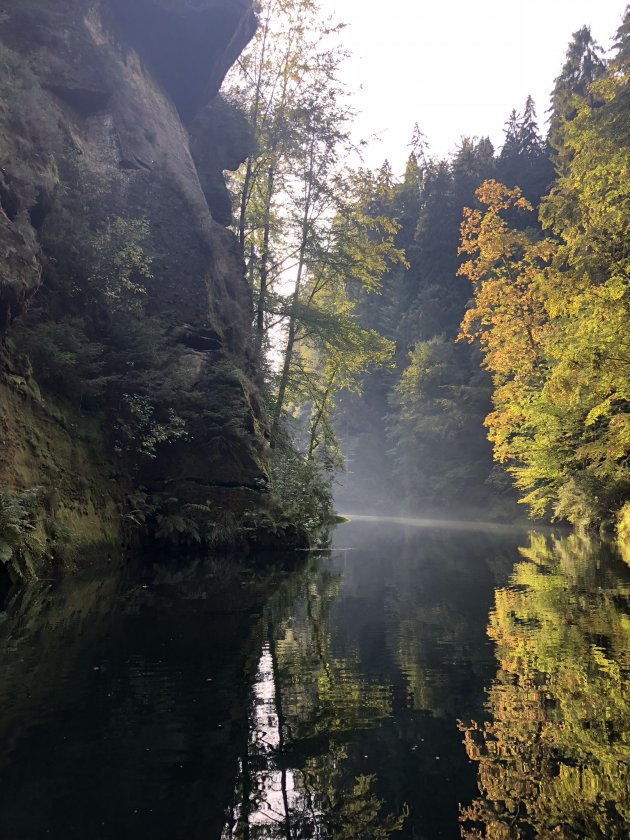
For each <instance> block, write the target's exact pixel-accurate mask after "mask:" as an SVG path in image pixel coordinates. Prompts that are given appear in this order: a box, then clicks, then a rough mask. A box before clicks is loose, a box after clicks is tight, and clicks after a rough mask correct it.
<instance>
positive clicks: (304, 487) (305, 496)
mask: <svg viewBox="0 0 630 840" xmlns="http://www.w3.org/2000/svg"><path fill="white" fill-rule="evenodd" d="M270 491H271V494H272V497H273V498H274V499H275V500H277V504H278V507H279V509H280V510H282V511H283V517H284V520H285V521H286V522H287V523H293V525H294V526H295V527H296V528H297V529H298V531H300V532H301V533H303V534H306V535H307V536H308V538H309V540H310V539H312V538H313V537H314V535H315V534H316V533H317V531H318V530H319V529H320V528H322V527H323V526H325V525H327V524H328V523H330V521H331V516H332V479H331V474H330V465H328V464H326V463H325V462H323V461H322V460H321V459H319V458H308V457H305V456H304V455H302V454H301V453H300V452H298V451H297V449H296V448H295V447H294V446H293V445H292V444H291V442H290V441H289V440H287V439H286V438H282V439H280V440H279V441H278V444H277V445H276V447H275V448H274V452H273V462H272V473H271V482H270Z"/></svg>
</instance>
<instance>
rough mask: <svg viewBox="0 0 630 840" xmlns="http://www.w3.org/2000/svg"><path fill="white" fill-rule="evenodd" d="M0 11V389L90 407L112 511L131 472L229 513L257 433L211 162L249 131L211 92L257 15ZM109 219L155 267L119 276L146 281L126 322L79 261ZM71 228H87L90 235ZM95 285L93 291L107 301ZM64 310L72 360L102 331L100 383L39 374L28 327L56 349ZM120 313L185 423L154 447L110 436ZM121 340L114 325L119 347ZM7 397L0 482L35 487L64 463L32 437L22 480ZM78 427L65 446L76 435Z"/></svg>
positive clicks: (81, 6) (89, 5) (225, 1)
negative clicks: (104, 456)
mask: <svg viewBox="0 0 630 840" xmlns="http://www.w3.org/2000/svg"><path fill="white" fill-rule="evenodd" d="M3 8H4V14H3V17H2V23H0V39H1V43H0V64H1V65H2V72H1V74H0V93H1V94H2V98H3V100H4V101H5V102H7V103H8V107H7V108H5V109H4V110H3V111H2V112H0V208H1V209H0V256H2V265H1V268H0V334H1V335H2V340H3V342H4V345H5V349H4V351H3V355H2V358H3V362H2V372H1V373H0V377H1V380H2V381H1V382H0V386H1V387H2V388H4V389H8V390H9V391H11V393H12V394H13V397H14V398H15V399H19V400H23V401H24V406H25V409H26V408H28V410H27V414H28V416H29V417H30V416H33V417H37V416H39V415H41V414H42V411H40V410H39V409H37V410H34V403H33V401H34V400H35V402H37V400H41V402H42V404H43V405H46V406H48V407H50V406H49V404H50V402H51V401H53V402H55V404H57V403H58V404H59V405H60V406H61V408H60V411H61V412H62V414H63V416H64V417H65V420H64V422H65V423H66V424H70V426H72V425H73V424H74V426H75V427H76V428H77V429H81V427H82V424H83V419H84V417H85V416H86V413H87V414H89V415H90V423H91V424H92V425H93V423H94V422H95V418H100V421H101V423H102V441H101V443H102V446H101V447H99V450H100V449H103V448H104V449H105V451H109V453H110V469H111V474H112V475H113V476H116V475H121V476H123V478H121V480H120V481H118V502H119V505H120V510H121V513H124V509H125V500H124V496H125V495H129V494H130V493H132V492H134V491H136V490H138V488H141V489H142V492H143V493H145V494H146V495H152V496H153V497H155V496H156V494H157V496H158V497H159V496H160V494H162V495H164V496H168V497H169V498H170V499H171V500H172V499H177V500H178V504H180V505H183V504H191V503H201V502H202V503H203V504H209V505H210V504H211V505H223V506H227V507H228V508H230V507H231V508H235V509H241V510H242V509H243V508H244V507H249V506H251V505H253V504H255V501H254V499H255V496H256V494H258V493H259V491H260V487H262V486H263V485H264V483H265V478H266V459H267V450H268V444H267V441H266V436H265V435H266V431H265V430H266V426H265V418H264V416H263V413H262V409H261V402H260V397H259V394H258V387H257V376H258V362H257V359H256V356H255V352H254V350H253V345H252V343H251V340H250V324H251V299H250V292H249V290H248V287H247V284H246V281H245V278H244V269H243V263H242V258H241V254H240V253H239V248H238V245H237V242H236V240H235V238H234V236H233V235H232V233H231V232H230V231H228V230H227V229H226V225H227V224H229V222H230V218H231V212H230V206H229V197H228V195H227V191H226V189H225V184H224V181H223V176H222V172H223V170H224V169H227V168H235V167H236V166H238V164H239V163H240V161H241V160H242V158H243V157H244V156H245V154H246V153H247V149H248V143H249V139H248V135H247V130H246V126H245V124H244V121H243V119H242V118H241V117H240V116H239V115H237V114H234V113H233V112H231V111H230V107H229V106H228V105H226V104H225V103H223V102H221V101H219V100H217V98H216V97H217V93H218V90H219V87H220V85H221V82H222V80H223V78H224V76H225V74H226V72H227V70H228V69H229V67H230V65H231V64H232V63H233V61H234V60H235V59H236V57H237V56H238V54H239V53H240V51H241V50H242V49H243V48H244V46H245V45H246V44H247V42H248V40H249V39H250V38H251V36H252V34H253V32H254V30H255V16H254V14H253V11H252V3H251V0H134V2H129V0H55V2H51V0H8V2H5V3H4V4H3ZM191 137H192V141H191ZM191 146H192V150H193V152H194V156H193V153H191ZM119 219H122V220H125V222H124V223H125V224H129V225H131V226H133V225H134V224H136V222H137V223H138V224H140V222H142V224H145V223H146V229H147V235H146V240H143V245H142V247H143V251H144V254H145V255H146V257H147V258H148V259H150V275H151V276H150V278H149V277H148V274H147V276H146V277H144V278H143V277H140V276H139V275H138V276H136V275H137V272H136V275H134V274H132V280H133V282H134V283H136V285H137V283H138V279H140V281H142V283H143V285H144V289H141V290H140V292H141V294H142V310H143V314H142V318H139V319H138V320H137V321H136V322H134V321H133V320H129V317H128V315H127V314H125V313H123V314H121V316H120V318H118V316H117V314H116V313H117V312H118V311H121V312H122V309H123V307H122V306H121V303H120V301H117V302H116V305H117V306H118V310H116V308H115V307H114V308H113V309H112V311H109V312H105V311H104V310H103V311H100V310H101V309H103V306H102V305H100V304H97V303H95V302H94V301H93V300H92V297H94V299H95V300H96V298H95V296H94V295H93V293H92V291H91V289H92V286H93V285H94V283H97V282H101V285H102V284H103V283H105V280H103V278H102V277H101V278H100V279H99V277H97V278H96V280H95V279H94V277H93V276H92V273H94V274H97V273H98V272H97V269H94V270H93V272H92V269H91V268H90V260H92V263H94V258H93V257H91V256H90V254H93V253H98V250H95V248H96V249H98V247H101V248H103V247H104V246H103V245H102V243H103V242H104V241H105V239H104V237H105V234H103V233H102V232H103V231H110V232H111V230H116V224H117V223H118V222H117V221H116V220H119ZM121 224H123V223H121ZM133 229H134V230H135V228H133ZM99 237H100V238H99ZM86 242H91V243H94V242H95V243H96V245H94V244H92V245H91V246H90V247H92V251H89V249H87V250H86V248H87V246H86ZM99 243H100V245H99ZM103 259H104V260H105V262H106V263H107V255H104V257H103ZM110 262H111V260H110ZM107 264H108V265H109V263H107ZM104 276H105V278H106V277H107V275H106V274H105V275H104ZM130 282H131V281H130ZM90 284H92V286H90ZM103 288H105V292H104V293H103ZM103 288H101V289H100V291H99V294H100V296H101V298H103V300H107V296H108V295H109V297H110V298H111V297H112V295H113V293H112V292H111V289H109V287H107V286H106V285H105V286H104V287H103ZM123 292H124V289H123ZM117 294H118V292H117ZM120 294H122V292H120ZM121 300H122V298H121ZM123 303H124V300H123ZM99 306H100V309H99ZM112 313H113V314H112ZM123 315H124V317H123ZM71 317H74V322H73V326H72V329H74V330H75V332H76V331H77V330H78V329H79V327H77V326H76V323H75V322H78V323H79V326H80V330H82V332H81V334H80V336H81V337H80V341H79V344H81V342H83V341H84V337H85V343H86V344H85V348H84V349H83V350H76V348H75V350H73V352H74V353H75V355H76V356H77V359H78V361H76V363H75V368H76V367H77V365H79V366H80V365H81V364H82V358H84V357H85V353H86V352H87V353H88V355H89V354H90V353H91V352H92V351H93V350H94V347H100V346H101V345H103V346H104V347H105V350H104V351H103V353H102V356H103V358H104V359H105V361H104V362H101V363H100V364H101V368H102V369H99V371H98V375H97V374H90V373H88V374H85V375H84V379H85V376H87V377H88V382H89V383H90V388H89V389H88V390H89V392H90V394H92V391H93V390H94V389H93V388H92V384H93V383H94V382H97V380H98V388H100V391H99V390H98V389H96V390H94V393H95V394H98V396H97V397H92V396H89V398H88V397H85V396H84V395H82V394H81V395H77V394H75V393H71V392H70V393H69V391H71V389H70V387H69V385H68V379H67V377H65V382H59V383H56V382H55V377H54V375H53V374H51V373H50V372H49V373H48V374H47V375H48V380H49V381H47V382H44V381H41V377H40V375H39V374H38V368H37V365H36V364H35V362H33V364H32V365H31V362H32V361H33V358H32V357H34V355H37V354H36V353H34V352H33V351H32V349H29V341H32V340H33V338H32V337H33V336H36V335H38V332H37V331H38V330H39V331H40V332H41V333H42V336H44V338H45V340H46V341H47V340H49V339H50V334H51V330H52V328H51V327H50V325H51V324H53V325H54V329H55V330H56V331H57V332H56V333H55V334H54V336H53V338H54V341H53V345H54V347H58V346H59V339H58V336H57V333H59V331H60V330H63V329H66V327H67V323H66V321H67V319H69V318H71ZM125 318H126V319H127V320H125ZM64 319H66V321H64ZM127 323H129V324H132V325H133V324H137V330H136V327H134V326H132V327H131V328H127V327H125V326H124V325H125V324H127ZM121 324H122V325H123V326H122V327H121ZM149 327H150V329H149ZM116 329H122V330H123V332H124V331H125V330H126V332H127V333H129V332H131V333H134V332H136V331H137V332H138V333H140V332H142V331H147V333H150V334H151V336H153V337H152V338H150V339H146V341H153V343H154V345H155V348H156V349H155V355H154V359H153V360H149V361H147V360H146V357H147V356H150V355H151V353H150V352H147V349H146V347H144V348H143V349H142V354H141V355H142V359H143V361H142V362H139V361H137V358H140V356H138V353H139V351H137V353H136V356H130V357H129V361H128V363H127V364H128V365H131V366H132V367H133V366H135V368H134V369H135V370H138V371H140V370H142V372H143V375H145V374H146V376H145V379H146V383H150V387H149V384H147V385H146V388H145V391H146V394H148V393H149V390H150V388H153V390H154V391H156V392H159V391H160V388H161V384H163V383H169V384H168V389H167V388H166V386H164V388H162V391H163V393H161V395H160V394H159V393H158V395H157V397H156V402H155V405H153V403H151V406H150V409H151V410H152V411H154V412H155V416H156V417H157V416H159V415H160V412H162V414H161V416H162V417H167V416H169V417H170V416H171V414H172V415H173V416H174V415H176V416H177V417H178V418H183V421H185V426H186V429H185V434H184V435H182V436H180V437H179V439H178V440H177V441H176V442H171V443H169V444H168V445H159V446H157V447H156V451H155V452H154V453H152V457H151V458H149V459H143V458H142V457H140V456H138V457H136V455H137V453H133V452H122V453H121V452H120V451H119V450H120V448H121V447H120V446H119V445H118V444H119V441H118V440H117V435H118V432H117V431H116V429H117V428H118V427H117V425H116V424H117V423H118V422H119V421H118V420H117V418H116V411H115V410H114V409H115V407H114V406H112V404H111V402H112V400H113V399H114V398H113V397H112V394H114V390H113V385H112V380H113V379H114V378H115V377H114V375H113V374H112V369H113V368H112V366H113V365H114V362H113V361H111V359H112V358H113V357H114V356H115V357H116V361H115V364H116V365H118V367H117V368H115V370H116V371H118V372H117V373H116V376H119V378H120V374H119V369H120V367H121V365H124V362H121V359H120V355H121V353H120V352H119V351H118V349H117V348H116V347H114V344H113V342H114V339H112V337H111V336H112V335H114V334H115V331H116ZM73 335H74V334H73ZM132 338H134V336H129V335H127V336H123V337H122V339H121V342H122V345H124V343H125V341H127V340H129V342H131V339H132ZM51 340H52V339H51ZM73 340H74V341H75V344H76V339H73ZM54 342H56V344H55V343H54ZM108 342H109V343H108ZM119 345H120V342H119ZM64 346H65V345H64ZM112 347H114V350H115V352H114V350H112ZM62 349H63V348H62ZM121 352H122V351H121ZM81 353H83V357H81ZM108 353H109V356H108V355H107V354H108ZM142 365H144V367H142ZM40 368H42V369H46V365H45V364H43V365H42V363H40ZM90 376H92V379H89V377H90ZM38 377H39V378H38ZM99 377H100V379H99ZM16 378H17V380H21V381H22V385H23V387H21V391H19V393H18V392H16V390H15V387H14V386H15V382H16ZM61 378H62V379H64V377H61ZM101 380H103V382H104V384H103V383H102V382H101ZM82 381H83V380H81V382H82ZM131 381H132V382H135V383H136V384H135V385H134V387H136V388H137V393H136V391H134V392H133V393H132V394H131V396H130V395H129V394H127V393H122V390H124V389H122V386H121V388H119V391H120V394H118V396H116V397H115V399H117V400H119V401H120V400H121V399H122V400H126V399H127V398H128V397H130V399H131V398H133V399H136V397H137V398H138V399H140V400H145V402H146V401H147V400H148V397H147V396H146V394H145V391H143V390H142V387H144V386H143V385H142V377H141V376H140V374H138V376H136V378H135V380H133V378H132V380H131ZM24 382H26V383H27V384H26V386H24V384H23V383H24ZM138 383H140V384H138ZM156 383H157V384H156ZM94 387H95V388H96V386H94ZM125 387H127V386H125ZM129 388H131V385H130V386H129ZM121 389H122V390H121ZM16 394H17V396H16ZM35 394H37V395H38V396H37V399H36V398H35V396H34V395H35ZM121 395H122V396H121ZM108 401H109V402H108ZM160 401H161V402H160ZM27 403H28V406H27ZM130 404H131V405H132V406H133V402H131V403H130ZM143 405H144V404H143ZM40 408H41V406H40ZM148 410H149V409H147V411H148ZM43 413H44V414H46V416H47V417H48V418H50V417H51V416H52V417H53V418H54V416H56V414H55V412H54V411H52V412H51V411H44V412H43ZM14 414H15V409H14V408H13V409H12V408H10V407H9V403H8V402H7V401H5V409H4V410H3V411H2V412H0V426H1V427H0V447H3V449H2V451H1V452H0V465H1V467H0V469H1V470H2V474H1V475H0V483H2V484H4V485H5V486H8V487H9V488H18V489H19V488H21V487H24V486H25V484H26V483H27V482H28V483H32V482H37V483H41V484H42V485H43V486H44V487H46V486H48V485H49V484H50V476H49V475H47V474H46V470H45V469H44V466H45V465H46V469H50V462H51V461H52V462H53V463H54V465H55V468H57V469H59V470H62V471H64V470H65V469H66V468H67V466H68V463H67V461H68V455H67V453H65V454H64V453H63V452H59V451H54V447H53V451H51V452H49V456H50V457H47V458H46V459H42V458H41V456H39V455H38V454H37V452H35V451H34V452H32V457H31V463H30V464H29V467H28V477H27V476H26V475H25V468H24V454H23V451H24V445H25V444H24V442H22V443H21V444H20V446H19V447H17V446H16V445H15V444H14V443H12V441H15V439H16V436H17V433H16V425H19V424H18V421H17V419H16V418H15V416H14ZM52 422H54V419H53V421H52ZM121 423H122V421H121ZM119 425H120V423H119ZM41 434H42V435H43V437H44V444H45V438H46V433H45V431H42V432H41ZM52 437H54V435H53V436H52ZM118 437H119V435H118ZM80 438H81V436H80V435H77V440H76V446H77V447H83V448H85V442H84V441H81V439H80ZM51 439H52V438H51ZM123 448H124V447H123ZM87 450H88V451H89V446H88V447H87ZM18 451H19V452H20V453H21V454H20V455H19V457H18ZM100 454H101V453H100V451H99V458H100ZM140 454H141V453H140ZM85 455H86V453H85V452H84V453H82V456H81V459H80V460H84V458H85ZM121 459H122V460H121ZM27 460H28V459H27ZM100 469H101V466H100V461H99V470H100ZM77 480H78V479H77ZM69 495H70V496H71V495H72V493H69ZM76 495H78V496H79V498H80V495H81V494H80V493H77V494H76ZM71 506H72V505H71ZM74 507H75V508H76V507H77V505H74ZM98 513H99V511H98V510H96V511H95V514H96V515H97V516H98ZM75 520H76V517H74V519H73V522H72V525H73V528H74V531H75V533H76V532H80V531H81V528H80V526H77V523H76V521H75ZM113 530H115V529H113ZM78 536H79V537H80V533H79V534H78Z"/></svg>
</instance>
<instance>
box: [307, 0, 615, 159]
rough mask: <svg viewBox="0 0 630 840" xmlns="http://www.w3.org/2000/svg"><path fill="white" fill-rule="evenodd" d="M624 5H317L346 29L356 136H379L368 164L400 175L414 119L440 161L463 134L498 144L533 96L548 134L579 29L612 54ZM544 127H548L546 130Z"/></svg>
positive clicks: (521, 0) (456, 0)
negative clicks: (555, 90)
mask: <svg viewBox="0 0 630 840" xmlns="http://www.w3.org/2000/svg"><path fill="white" fill-rule="evenodd" d="M626 2H627V0H518V2H516V0H433V2H427V0H320V5H321V8H322V10H323V11H324V12H325V13H327V14H332V15H333V16H334V17H335V19H336V20H338V21H341V22H344V23H347V24H348V26H347V28H346V29H345V30H344V32H343V33H342V38H343V42H344V44H345V46H346V47H347V49H349V50H350V52H351V53H352V54H353V56H352V58H351V59H349V61H348V62H347V64H346V66H345V71H344V79H345V80H346V81H347V83H348V85H349V87H350V88H351V89H352V90H354V91H356V93H355V95H354V102H355V105H356V108H357V109H358V110H359V111H360V112H361V114H360V116H359V117H358V119H357V120H356V123H355V131H356V134H357V139H358V138H359V137H363V138H365V137H368V136H370V135H373V134H378V135H379V136H380V138H381V140H380V142H377V143H373V144H371V145H370V147H369V148H368V150H367V152H366V160H365V162H366V164H367V165H369V166H373V167H376V166H379V165H380V164H381V163H382V161H383V160H384V158H386V157H387V158H388V159H389V160H390V162H391V164H392V166H393V167H394V171H395V172H401V171H402V169H403V167H404V162H405V160H406V158H407V155H408V153H409V149H408V144H409V142H410V140H411V134H412V130H413V125H414V123H415V122H417V123H418V124H419V125H420V129H421V131H423V133H424V134H425V135H426V137H427V140H428V141H429V146H430V150H431V152H432V153H433V154H434V155H435V156H438V157H441V156H445V155H447V154H448V153H450V152H452V151H453V150H454V149H455V148H456V146H457V144H458V141H459V138H460V137H462V136H477V137H479V136H485V135H488V136H489V137H490V139H491V140H492V142H493V143H494V144H495V147H498V146H500V145H501V143H502V141H503V126H504V123H505V122H506V120H507V118H508V115H509V113H510V111H511V110H512V108H516V109H517V110H518V111H520V110H522V107H523V105H524V103H525V99H526V98H527V95H528V94H531V95H532V96H533V98H534V101H535V103H536V109H537V113H538V122H539V126H540V127H541V128H544V127H545V126H544V123H545V119H546V117H545V111H546V110H547V108H548V107H549V93H550V91H551V89H552V87H553V82H554V79H555V78H556V76H557V75H558V73H559V72H560V70H561V68H562V64H563V63H564V58H565V53H566V50H567V47H568V44H569V41H570V40H571V36H572V34H573V32H575V31H576V30H577V29H579V28H580V27H582V26H583V25H585V24H586V25H588V26H590V27H591V32H592V33H593V36H594V37H595V39H596V40H597V41H598V42H599V43H600V44H601V45H602V46H603V47H604V48H605V49H606V50H608V49H609V48H610V46H611V43H612V40H613V36H614V34H615V32H616V31H617V28H618V27H619V25H620V23H621V18H622V15H623V12H624V8H625V6H626ZM545 130H546V128H545Z"/></svg>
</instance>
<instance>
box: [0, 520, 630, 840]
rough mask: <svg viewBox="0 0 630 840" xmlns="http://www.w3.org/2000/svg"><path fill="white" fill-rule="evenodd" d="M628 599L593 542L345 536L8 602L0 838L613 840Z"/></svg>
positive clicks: (628, 647)
mask: <svg viewBox="0 0 630 840" xmlns="http://www.w3.org/2000/svg"><path fill="white" fill-rule="evenodd" d="M629 596H630V567H628V566H627V565H625V564H624V562H623V561H622V560H621V558H620V557H619V556H618V555H616V554H615V552H614V551H613V550H612V549H610V548H607V547H606V546H604V545H603V544H602V543H601V542H598V541H593V540H588V539H584V538H579V537H575V536H563V537H558V536H553V535H550V534H527V533H526V532H519V531H511V530H510V529H501V528H494V529H485V528H481V527H470V526H461V525H459V526H458V525H454V526H440V525H439V524H436V523H431V522H426V521H420V520H418V521H409V520H405V521H389V522H385V521H382V520H375V521H370V520H369V519H366V520H365V521H354V522H352V523H349V524H347V525H343V526H341V527H340V528H338V530H337V532H336V533H335V536H334V546H333V550H332V551H331V552H330V553H329V554H324V555H322V556H311V557H309V556H306V557H305V556H304V555H302V557H301V558H300V561H299V563H298V568H296V569H295V571H293V572H292V573H286V572H280V571H276V572H274V573H273V574H270V573H269V572H268V571H267V572H265V573H260V574H258V575H253V574H251V573H246V572H242V573H236V572H230V571H229V570H228V568H227V567H225V566H223V567H221V566H217V565H216V564H198V565H196V566H188V567H186V569H185V570H181V571H173V569H172V568H171V569H167V568H160V567H158V568H157V569H155V570H154V571H152V572H151V573H147V574H145V576H144V577H143V578H141V577H138V576H137V575H136V576H134V575H131V574H129V573H125V574H123V573H121V572H118V573H112V574H110V575H106V576H104V577H101V578H99V579H97V580H95V579H76V580H72V581H65V582H63V583H53V582H50V583H49V582H44V583H42V584H38V585H37V586H32V587H29V588H26V589H24V590H22V591H20V592H14V593H13V594H12V595H11V597H10V599H9V601H8V603H7V605H6V611H5V612H2V613H0V643H1V647H0V678H1V684H0V838H3V840H4V838H7V840H8V838H10V840H39V838H55V840H61V838H63V840H75V838H76V839H77V840H78V838H81V840H92V839H93V838H94V840H97V839H98V838H103V839H104V838H117V840H124V838H130V840H131V839H133V840H144V838H147V840H148V838H151V839H152V840H162V838H164V840H166V838H169V840H179V838H181V839H182V840H184V838H185V839H186V840H197V838H199V839H200V840H201V838H203V840H226V839H227V838H242V840H256V838H284V840H300V839H301V838H333V840H372V838H375V839H376V838H388V837H390V836H391V837H394V838H422V839H423V840H434V839H435V838H442V837H443V838H458V837H469V838H473V837H488V838H530V837H531V838H537V837H541V838H564V837H566V838H583V837H586V838H624V837H626V836H627V825H628V823H629V822H630V778H629V775H628V767H629V758H630V755H629V751H630V734H629V728H630V727H629V697H628V679H627V678H628V670H629V667H630V663H629V657H630V654H629V651H630V617H629V615H628V603H629Z"/></svg>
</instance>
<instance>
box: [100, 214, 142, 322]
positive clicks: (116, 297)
mask: <svg viewBox="0 0 630 840" xmlns="http://www.w3.org/2000/svg"><path fill="white" fill-rule="evenodd" d="M148 236H149V223H148V221H147V220H146V219H142V218H140V219H124V218H122V217H121V216H114V217H113V218H110V219H107V220H106V221H105V223H104V224H103V225H102V226H101V227H100V228H99V229H98V230H97V231H96V232H95V233H93V234H92V235H91V237H90V239H89V240H88V248H89V252H90V254H89V256H90V270H89V273H88V275H87V278H86V279H87V285H88V288H90V289H91V290H92V292H93V293H96V294H98V295H99V297H101V298H102V300H103V301H104V302H105V304H106V306H107V308H108V310H109V311H110V312H111V313H112V314H113V315H116V314H118V313H119V312H120V311H128V312H129V311H141V309H142V301H143V299H144V296H145V295H146V289H145V287H144V284H143V283H144V281H147V280H151V278H152V276H153V275H152V272H151V264H152V261H151V258H150V257H149V256H147V254H146V251H145V249H144V247H143V243H144V242H145V241H146V240H147V238H148Z"/></svg>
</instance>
